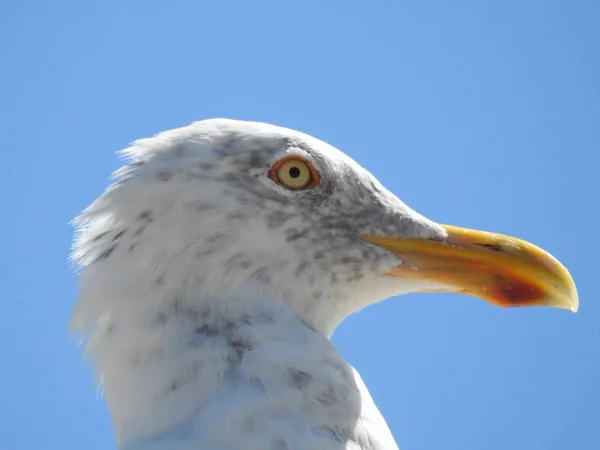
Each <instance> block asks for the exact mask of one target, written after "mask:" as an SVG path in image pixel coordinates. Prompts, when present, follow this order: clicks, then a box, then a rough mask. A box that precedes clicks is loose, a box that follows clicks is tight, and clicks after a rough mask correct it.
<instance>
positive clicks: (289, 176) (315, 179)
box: [269, 156, 321, 190]
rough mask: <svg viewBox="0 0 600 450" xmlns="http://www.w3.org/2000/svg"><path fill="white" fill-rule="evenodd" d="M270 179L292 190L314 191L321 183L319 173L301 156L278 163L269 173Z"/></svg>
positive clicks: (281, 160)
mask: <svg viewBox="0 0 600 450" xmlns="http://www.w3.org/2000/svg"><path fill="white" fill-rule="evenodd" d="M269 178H271V179H272V180H273V181H274V182H275V183H277V184H279V185H281V186H283V187H284V188H287V189H291V190H302V189H312V188H314V187H315V186H317V185H318V184H319V182H320V181H321V176H320V175H319V172H317V170H316V169H315V168H314V167H313V165H312V164H311V163H309V162H308V161H306V160H305V159H304V158H302V157H300V156H288V157H287V158H283V159H280V160H279V161H277V162H276V163H275V164H274V165H273V167H272V168H271V170H270V172H269Z"/></svg>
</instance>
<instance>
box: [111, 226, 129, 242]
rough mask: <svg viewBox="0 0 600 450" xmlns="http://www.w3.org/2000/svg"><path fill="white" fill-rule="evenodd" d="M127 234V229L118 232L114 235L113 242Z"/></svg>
mask: <svg viewBox="0 0 600 450" xmlns="http://www.w3.org/2000/svg"><path fill="white" fill-rule="evenodd" d="M126 232H127V228H125V229H124V230H121V231H119V232H118V233H117V234H115V235H114V237H113V239H112V240H113V241H117V240H119V239H120V238H121V236H123V235H124V234H125V233H126Z"/></svg>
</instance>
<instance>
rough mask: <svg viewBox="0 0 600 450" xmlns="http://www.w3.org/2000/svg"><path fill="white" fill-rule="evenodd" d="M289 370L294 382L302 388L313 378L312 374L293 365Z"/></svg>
mask: <svg viewBox="0 0 600 450" xmlns="http://www.w3.org/2000/svg"><path fill="white" fill-rule="evenodd" d="M288 372H289V374H290V376H291V377H292V383H294V385H295V386H296V387H297V388H298V389H300V390H302V389H304V388H305V387H306V386H307V385H308V384H309V383H310V382H311V380H312V379H313V377H312V375H311V374H309V373H306V372H303V371H301V370H296V369H293V368H291V367H288Z"/></svg>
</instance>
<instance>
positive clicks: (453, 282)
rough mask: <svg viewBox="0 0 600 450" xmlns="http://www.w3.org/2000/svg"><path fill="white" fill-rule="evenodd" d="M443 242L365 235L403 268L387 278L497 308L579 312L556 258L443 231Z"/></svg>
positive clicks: (506, 239) (517, 243)
mask: <svg viewBox="0 0 600 450" xmlns="http://www.w3.org/2000/svg"><path fill="white" fill-rule="evenodd" d="M442 227H443V228H444V229H445V230H446V231H447V232H448V237H447V238H446V239H445V240H442V241H435V240H428V239H418V238H395V237H386V236H376V235H362V236H361V238H362V239H363V240H365V241H367V242H370V243H372V244H374V245H377V246H379V247H382V248H385V249H387V250H389V251H391V252H392V253H394V254H395V255H397V256H398V257H399V259H400V260H401V261H402V264H401V265H399V266H398V267H396V268H395V269H393V270H392V271H391V272H389V273H388V274H387V275H392V276H400V277H408V278H418V279H423V280H427V281H430V282H435V283H436V284H439V285H441V286H442V287H441V288H440V289H436V290H439V291H447V292H458V293H462V294H469V295H474V296H476V297H479V298H481V299H483V300H487V301H489V302H491V303H493V304H495V305H498V306H504V307H509V306H532V305H538V306H551V307H556V308H563V309H568V310H571V311H573V312H576V311H577V309H578V308H579V298H578V296H577V288H576V287H575V283H574V282H573V278H572V277H571V275H570V274H569V272H568V270H567V269H566V268H565V267H564V266H563V265H562V264H561V263H560V262H559V261H558V260H556V259H555V258H554V257H553V256H552V255H550V254H549V253H548V252H546V251H544V250H542V249H541V248H539V247H537V246H535V245H533V244H531V243H529V242H526V241H523V240H521V239H517V238H513V237H510V236H504V235H501V234H495V233H488V232H484V231H476V230H469V229H466V228H459V227H454V226H448V225H442Z"/></svg>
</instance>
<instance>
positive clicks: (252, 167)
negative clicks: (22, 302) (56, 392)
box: [73, 119, 578, 335]
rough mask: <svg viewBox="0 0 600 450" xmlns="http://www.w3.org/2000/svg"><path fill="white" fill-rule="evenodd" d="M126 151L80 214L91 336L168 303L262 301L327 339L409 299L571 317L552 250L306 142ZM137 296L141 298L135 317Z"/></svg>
mask: <svg viewBox="0 0 600 450" xmlns="http://www.w3.org/2000/svg"><path fill="white" fill-rule="evenodd" d="M123 153H124V155H125V157H126V158H127V159H128V163H127V165H126V166H125V167H123V168H122V169H120V170H119V171H117V172H116V174H115V183H114V184H113V185H112V186H111V187H110V188H109V189H108V190H107V191H106V192H105V193H104V194H103V195H102V196H101V197H100V198H99V199H98V200H96V201H95V202H94V203H93V204H92V205H91V206H90V207H89V208H88V209H87V210H85V211H84V213H83V214H82V215H81V216H80V217H79V219H78V224H79V227H80V228H79V236H78V238H77V240H76V243H75V248H74V254H73V255H74V259H75V260H76V262H77V263H78V264H79V265H81V266H83V268H84V270H83V272H82V275H81V276H82V296H81V300H80V301H79V303H78V308H77V310H76V313H75V320H76V321H79V323H80V325H82V326H83V327H87V326H89V325H90V324H91V323H93V322H95V321H97V320H98V318H99V317H101V316H102V315H103V314H107V313H110V312H111V310H114V309H116V308H120V309H121V310H122V309H123V308H124V309H127V308H130V309H131V312H132V313H135V312H136V311H137V312H139V308H141V307H142V306H140V305H143V308H145V309H146V310H151V309H152V308H154V309H156V308H158V307H159V306H160V304H161V303H164V302H167V301H172V300H173V299H178V301H181V302H189V303H194V302H200V301H201V302H203V303H205V304H206V306H207V307H210V308H213V309H222V310H224V311H228V310H232V309H239V310H241V311H243V309H244V308H246V307H247V303H248V302H249V299H252V298H263V299H266V300H268V301H272V302H277V303H281V304H284V305H286V306H287V307H289V308H291V309H292V310H293V311H294V313H295V314H297V315H298V316H299V317H300V318H301V319H302V320H303V321H304V322H305V323H306V324H307V325H308V326H310V327H312V328H313V329H315V330H317V331H319V332H320V333H322V334H324V335H329V334H331V333H332V332H333V330H334V329H335V327H336V326H337V325H338V324H339V323H340V322H341V321H342V320H343V319H344V318H345V317H347V316H348V315H349V314H351V313H353V312H355V311H357V310H359V309H361V308H363V307H365V306H367V305H370V304H373V303H376V302H379V301H381V300H384V299H386V298H388V297H391V296H395V295H399V294H405V293H410V292H423V291H446V292H458V293H464V294H469V295H474V296H477V297H479V298H482V299H483V300H486V301H488V302H491V303H493V304H495V305H499V306H527V305H541V306H553V307H559V308H565V309H570V310H573V311H575V310H577V307H578V299H577V292H576V289H575V286H574V283H573V280H572V279H571V277H570V275H569V273H568V272H567V270H566V269H565V268H564V267H563V266H562V265H561V264H560V263H559V262H558V261H557V260H556V259H554V258H553V257H552V256H551V255H549V254H548V253H546V252H545V251H543V250H541V249H540V248H538V247H536V246H534V245H532V244H530V243H527V242H524V241H522V240H519V239H516V238H512V237H508V236H503V235H498V234H494V233H487V232H481V231H474V230H469V229H463V228H458V227H453V226H447V225H440V224H437V223H435V222H433V221H431V220H429V219H427V218H425V217H423V216H422V215H420V214H418V213H417V212H415V211H414V210H412V209H411V208H409V207H408V206H407V205H405V204H404V203H403V202H402V201H401V200H400V199H399V198H398V197H396V196H395V195H394V194H392V193H391V192H390V191H388V190H387V189H385V188H384V187H383V186H382V185H381V184H380V183H379V182H378V181H377V180H376V179H375V178H374V177H373V176H372V175H371V174H370V173H369V172H368V171H366V170H365V169H363V168H362V167H361V166H360V165H358V164H357V163H356V162H355V161H353V160H352V159H351V158H349V157H348V156H346V155H345V154H343V153H342V152H340V151H339V150H337V149H335V148H333V147H332V146H330V145H328V144H326V143H324V142H322V141H320V140H318V139H315V138H313V137H311V136H308V135H306V134H303V133H300V132H297V131H293V130H289V129H286V128H281V127H276V126H273V125H267V124H263V123H255V122H244V121H235V120H227V119H212V120H204V121H199V122H196V123H194V124H192V125H190V126H187V127H183V128H179V129H175V130H170V131H167V132H163V133H161V134H158V135H157V136H155V137H152V138H149V139H142V140H139V141H136V142H135V143H134V144H133V145H132V146H131V147H130V148H128V149H126V150H125V151H124V152H123ZM130 298H138V299H144V300H143V302H130V303H131V304H130V306H128V304H126V303H127V302H125V301H124V300H123V299H130ZM136 308H137V309H136Z"/></svg>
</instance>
